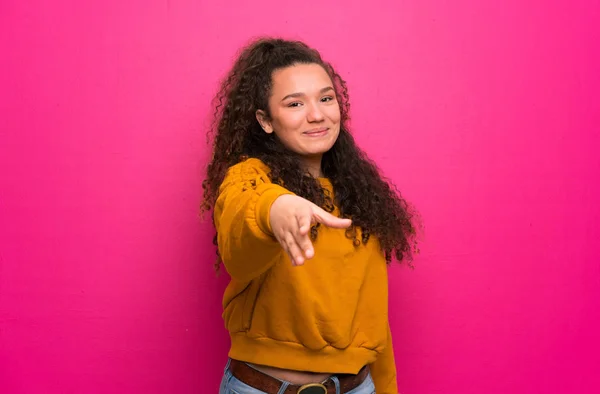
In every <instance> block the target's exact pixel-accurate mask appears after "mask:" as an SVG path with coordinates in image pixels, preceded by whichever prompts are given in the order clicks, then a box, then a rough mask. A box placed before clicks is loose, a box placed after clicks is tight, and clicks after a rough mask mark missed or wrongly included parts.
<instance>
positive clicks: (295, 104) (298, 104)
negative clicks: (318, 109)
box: [288, 101, 302, 108]
mask: <svg viewBox="0 0 600 394" xmlns="http://www.w3.org/2000/svg"><path fill="white" fill-rule="evenodd" d="M301 105H302V103H301V102H299V101H294V102H293V103H289V104H288V107H290V108H295V107H299V106H301Z"/></svg>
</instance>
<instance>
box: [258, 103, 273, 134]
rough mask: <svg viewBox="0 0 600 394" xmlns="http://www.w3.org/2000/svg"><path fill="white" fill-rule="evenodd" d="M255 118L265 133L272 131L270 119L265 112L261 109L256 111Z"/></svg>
mask: <svg viewBox="0 0 600 394" xmlns="http://www.w3.org/2000/svg"><path fill="white" fill-rule="evenodd" d="M256 120H258V123H260V127H262V128H263V130H264V131H265V133H267V134H271V133H272V132H273V126H272V125H271V121H270V120H269V117H268V116H267V113H266V112H265V111H263V110H262V109H259V110H257V111H256Z"/></svg>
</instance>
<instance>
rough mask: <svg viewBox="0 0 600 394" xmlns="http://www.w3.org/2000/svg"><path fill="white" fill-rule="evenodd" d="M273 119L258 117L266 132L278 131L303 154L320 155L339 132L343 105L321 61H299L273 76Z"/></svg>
mask: <svg viewBox="0 0 600 394" xmlns="http://www.w3.org/2000/svg"><path fill="white" fill-rule="evenodd" d="M272 82H273V83H272V89H271V96H270V98H269V111H270V113H271V117H270V119H269V118H267V116H266V114H265V112H264V111H257V113H256V118H257V119H258V121H259V122H260V124H261V126H262V127H263V129H264V130H265V132H267V133H269V134H270V133H275V135H277V137H278V138H279V140H280V141H281V142H282V143H283V144H284V145H285V147H286V148H288V149H290V150H291V151H293V152H296V153H298V154H300V155H301V156H303V157H315V158H317V157H319V158H320V157H321V156H322V155H323V153H325V152H327V151H328V150H329V149H331V147H332V146H333V144H334V143H335V141H336V140H337V137H338V135H339V133H340V117H341V116H340V106H339V103H338V101H337V98H336V95H335V91H334V89H333V83H332V81H331V78H329V75H328V74H327V72H326V71H325V70H324V69H323V67H321V66H319V65H318V64H298V65H294V66H290V67H287V68H284V69H281V70H277V71H275V72H274V73H273V76H272Z"/></svg>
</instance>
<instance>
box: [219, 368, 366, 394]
mask: <svg viewBox="0 0 600 394" xmlns="http://www.w3.org/2000/svg"><path fill="white" fill-rule="evenodd" d="M229 370H230V371H231V374H232V375H233V376H234V377H235V378H236V379H238V380H240V381H241V382H244V383H245V384H247V385H248V386H252V387H254V388H255V389H257V390H260V391H263V392H265V393H268V394H277V393H278V392H279V389H280V388H281V386H282V384H283V383H282V382H281V381H280V380H279V379H276V378H274V377H272V376H269V375H267V374H265V373H262V372H260V371H258V370H256V369H254V368H252V367H251V366H249V365H248V364H246V363H244V362H242V361H237V360H231V363H230V364H229ZM368 375H369V367H368V366H364V367H363V368H362V369H361V370H360V371H359V372H358V374H356V375H352V374H336V375H335V376H336V377H337V378H338V380H339V382H340V393H342V394H343V393H347V392H349V391H352V390H354V389H355V388H356V387H358V386H359V385H360V384H361V383H362V382H364V381H365V379H366V378H367V376H368ZM313 393H314V394H335V383H334V382H333V380H331V378H329V379H327V381H325V382H324V383H322V384H316V385H310V384H307V385H299V384H291V385H289V386H288V387H287V389H286V390H285V391H284V394H313Z"/></svg>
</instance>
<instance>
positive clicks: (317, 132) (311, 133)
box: [302, 127, 329, 137]
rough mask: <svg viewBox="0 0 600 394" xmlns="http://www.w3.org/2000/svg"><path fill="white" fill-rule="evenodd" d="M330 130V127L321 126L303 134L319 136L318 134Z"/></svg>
mask: <svg viewBox="0 0 600 394" xmlns="http://www.w3.org/2000/svg"><path fill="white" fill-rule="evenodd" d="M328 130H329V127H321V128H319V129H314V130H310V131H305V132H304V133H302V134H306V135H308V136H310V137H318V136H321V135H324V134H326V133H327V131H328Z"/></svg>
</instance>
